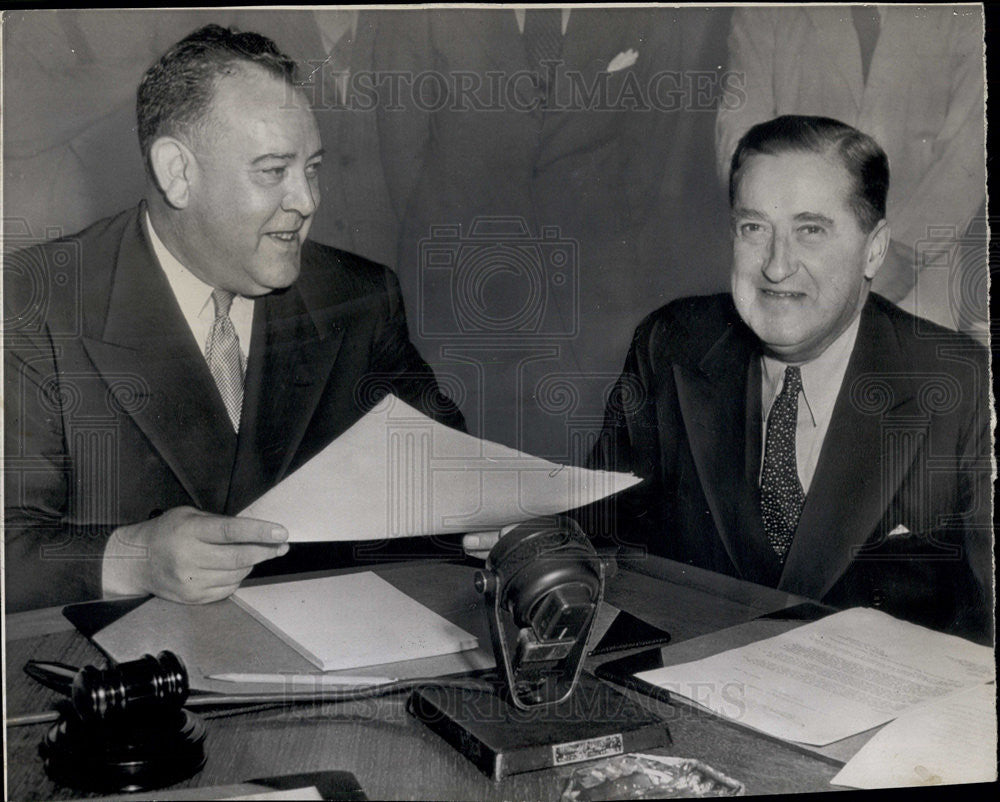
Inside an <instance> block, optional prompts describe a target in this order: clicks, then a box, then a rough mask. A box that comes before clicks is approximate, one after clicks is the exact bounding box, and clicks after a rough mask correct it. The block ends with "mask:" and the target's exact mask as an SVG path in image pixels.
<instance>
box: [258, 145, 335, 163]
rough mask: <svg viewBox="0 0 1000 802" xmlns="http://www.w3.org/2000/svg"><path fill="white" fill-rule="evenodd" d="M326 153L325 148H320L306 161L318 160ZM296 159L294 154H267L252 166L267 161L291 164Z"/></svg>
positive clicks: (259, 157)
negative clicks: (275, 160)
mask: <svg viewBox="0 0 1000 802" xmlns="http://www.w3.org/2000/svg"><path fill="white" fill-rule="evenodd" d="M324 153H325V151H324V150H323V148H320V149H319V150H317V151H316V152H315V153H314V154H312V156H310V157H309V158H308V159H306V161H312V160H313V159H318V158H319V157H321V156H322V155H323V154H324ZM294 158H295V154H294V153H265V154H264V155H262V156H258V157H257V158H256V159H254V160H253V161H252V162H250V164H252V165H257V164H260V163H261V162H264V161H267V160H268V159H277V160H278V161H285V162H290V161H292V160H293V159H294Z"/></svg>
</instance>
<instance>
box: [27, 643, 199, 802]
mask: <svg viewBox="0 0 1000 802" xmlns="http://www.w3.org/2000/svg"><path fill="white" fill-rule="evenodd" d="M24 670H25V673H27V674H28V676H30V677H31V678H32V679H34V680H36V681H38V682H40V683H41V684H42V685H45V686H46V687H47V688H51V689H52V690H54V691H57V692H59V693H61V694H63V695H65V696H67V697H69V699H70V700H71V704H64V705H63V706H62V707H63V709H62V716H61V718H60V720H59V721H58V722H57V723H56V724H54V725H53V726H52V728H51V729H50V730H49V731H48V733H46V735H45V738H44V739H43V740H42V743H41V745H40V746H39V752H40V753H41V755H42V760H43V761H44V763H45V770H46V772H47V773H48V774H49V776H50V777H52V779H54V780H56V782H59V783H62V784H64V785H69V786H71V787H75V788H84V789H87V790H94V791H104V792H123V791H129V792H130V791H141V790H146V789H151V788H162V787H163V786H165V785H172V784H173V783H176V782H180V781H181V780H183V779H186V778H187V777H190V776H191V775H192V774H194V773H195V772H197V771H199V770H200V769H201V767H202V766H203V765H204V764H205V751H204V742H205V725H204V724H203V723H202V721H201V719H200V718H198V717H197V716H196V715H194V714H193V713H191V712H189V711H187V710H184V708H183V705H184V702H185V701H186V700H187V697H188V675H187V670H186V669H185V667H184V663H183V662H181V660H180V658H179V657H177V655H175V654H173V653H172V652H167V651H163V652H160V653H159V654H158V655H157V656H156V657H153V656H152V655H150V654H146V655H143V656H142V657H140V658H139V659H138V660H131V661H129V662H125V663H117V664H114V663H112V664H110V665H109V666H107V667H106V668H104V669H99V668H96V667H94V666H86V667H84V668H82V669H77V668H75V667H73V666H68V665H65V664H63V663H45V662H38V661H35V660H31V661H29V662H28V663H27V664H26V665H25V667H24Z"/></svg>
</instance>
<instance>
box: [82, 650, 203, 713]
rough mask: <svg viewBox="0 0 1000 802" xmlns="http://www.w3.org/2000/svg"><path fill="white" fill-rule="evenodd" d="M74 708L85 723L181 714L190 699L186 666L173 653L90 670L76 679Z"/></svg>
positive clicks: (161, 653)
mask: <svg viewBox="0 0 1000 802" xmlns="http://www.w3.org/2000/svg"><path fill="white" fill-rule="evenodd" d="M70 695H71V697H72V699H73V707H74V708H75V710H76V713H77V715H78V716H79V717H80V718H81V719H83V720H84V721H95V722H96V721H112V720H119V719H120V718H122V717H125V716H127V715H130V714H133V713H137V712H150V711H152V710H179V709H180V708H181V707H182V706H183V705H184V702H185V701H186V700H187V697H188V675H187V669H185V667H184V663H182V662H181V659H180V658H179V657H178V656H177V655H175V654H174V653H173V652H166V651H164V652H160V653H159V654H158V655H157V656H156V657H153V655H151V654H144V655H143V656H142V657H140V658H139V659H138V660H131V661H129V662H126V663H118V664H117V665H114V666H110V667H108V668H105V669H99V668H95V667H94V666H87V667H86V668H83V669H81V670H80V671H79V672H78V673H77V675H76V677H74V679H73V685H72V690H71V694H70Z"/></svg>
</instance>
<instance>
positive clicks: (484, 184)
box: [373, 8, 680, 455]
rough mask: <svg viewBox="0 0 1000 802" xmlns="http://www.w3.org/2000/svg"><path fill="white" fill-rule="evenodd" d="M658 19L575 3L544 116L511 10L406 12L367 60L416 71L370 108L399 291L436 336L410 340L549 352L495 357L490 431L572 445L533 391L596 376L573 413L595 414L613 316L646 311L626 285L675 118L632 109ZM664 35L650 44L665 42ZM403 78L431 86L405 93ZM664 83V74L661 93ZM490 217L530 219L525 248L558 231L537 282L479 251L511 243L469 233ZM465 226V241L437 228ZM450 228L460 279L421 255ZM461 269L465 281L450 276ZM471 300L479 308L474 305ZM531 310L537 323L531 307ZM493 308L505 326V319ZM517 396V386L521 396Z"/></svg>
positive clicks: (534, 445) (612, 348)
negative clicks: (558, 262)
mask: <svg viewBox="0 0 1000 802" xmlns="http://www.w3.org/2000/svg"><path fill="white" fill-rule="evenodd" d="M650 18H651V15H650V14H648V13H646V11H644V10H641V9H626V10H617V9H606V8H602V9H587V8H574V9H573V11H572V13H571V15H570V17H569V21H568V24H567V27H566V33H565V36H564V37H563V46H562V54H561V57H560V62H561V66H560V67H559V70H558V78H557V82H556V83H557V89H556V90H555V96H554V100H553V101H552V103H551V106H552V107H551V108H548V109H546V110H543V109H542V108H540V107H537V106H538V98H537V97H536V95H535V93H534V90H533V88H532V85H531V81H530V79H529V77H528V75H527V74H526V71H527V70H529V62H528V59H527V55H526V53H525V47H524V38H523V36H522V35H521V33H519V31H518V27H517V21H516V18H515V15H514V12H513V10H511V9H508V8H504V9H468V8H463V9H448V10H441V9H434V10H429V11H416V12H412V13H405V14H396V15H395V16H393V17H392V18H391V21H390V22H389V23H386V24H381V25H380V26H379V29H378V30H377V32H376V37H375V49H374V61H373V64H374V67H375V69H376V70H378V71H379V74H383V75H390V74H400V75H404V76H410V80H409V82H404V83H403V84H402V88H401V90H400V91H399V92H397V93H396V94H397V95H398V100H397V99H390V97H391V96H390V95H389V93H388V91H387V89H386V88H385V87H383V90H382V95H381V99H382V102H381V103H380V105H379V106H378V108H377V109H376V113H377V115H378V123H379V136H380V142H381V150H382V160H381V162H382V167H383V169H384V172H385V178H386V181H387V183H388V187H389V193H390V197H391V199H392V203H393V208H394V209H395V212H396V214H397V215H398V217H399V219H400V225H401V232H400V247H399V257H398V260H397V261H396V263H395V267H396V270H397V272H398V273H399V279H400V282H401V283H402V286H403V290H404V294H405V295H406V297H408V298H416V297H423V298H424V299H425V305H426V307H427V310H428V311H427V313H426V315H425V318H424V320H425V323H426V324H427V326H426V328H427V329H432V330H433V332H434V334H433V335H431V334H430V333H426V332H425V331H420V332H417V333H416V342H417V343H418V345H419V346H420V348H421V350H422V351H424V352H425V353H428V354H429V353H431V351H429V350H428V349H431V348H433V349H437V348H439V347H440V345H441V343H442V342H444V343H447V344H449V345H453V344H460V345H467V344H469V342H470V338H469V337H467V336H466V335H467V333H472V334H473V335H474V336H480V337H485V338H486V339H487V342H488V343H489V345H491V346H492V345H493V343H495V342H497V338H500V341H501V342H507V341H510V340H511V339H513V340H515V341H517V335H518V334H520V342H522V343H523V342H524V341H525V340H527V341H529V342H530V346H531V348H532V349H533V350H534V351H536V352H541V353H542V354H545V352H546V351H550V352H551V351H555V352H556V353H555V355H554V356H552V357H549V358H547V359H545V360H543V361H539V360H538V357H537V356H535V358H534V359H524V360H519V359H518V358H511V359H509V360H505V361H504V362H505V364H490V365H489V373H490V380H491V381H493V382H494V385H493V387H491V388H489V389H487V390H486V391H485V393H484V405H485V409H486V414H485V418H486V423H485V425H486V430H485V434H486V435H487V436H488V437H489V438H490V439H496V440H500V441H502V442H505V443H508V444H510V445H520V446H522V447H525V448H527V447H528V446H529V445H530V450H533V451H535V452H536V453H537V452H541V453H544V454H547V455H564V454H565V450H566V427H565V424H564V421H563V420H562V419H561V418H560V417H558V416H556V415H552V414H551V411H549V410H545V409H544V408H541V409H540V404H539V402H538V399H537V397H536V395H537V394H536V392H535V388H536V385H537V383H538V382H539V381H540V380H541V379H542V378H543V377H544V376H546V375H550V374H554V373H555V374H574V373H575V374H582V376H584V377H586V379H588V380H584V381H580V382H577V385H578V392H579V393H580V394H581V396H582V397H583V400H582V402H581V405H582V406H584V407H585V408H586V409H587V410H588V414H589V415H590V416H591V418H593V417H594V416H595V415H596V416H597V417H598V418H599V416H600V412H601V406H602V404H603V397H602V392H601V391H602V389H604V385H606V384H607V383H610V381H612V380H613V376H610V377H608V378H607V381H605V382H604V383H603V384H602V385H601V387H597V386H596V384H598V383H599V382H595V381H593V380H592V376H593V374H594V373H595V372H602V371H603V372H607V371H608V369H609V368H613V367H614V366H615V364H616V360H617V359H619V358H620V354H621V353H622V352H623V350H624V348H625V347H626V345H627V341H628V339H627V338H628V335H627V332H621V331H620V330H619V329H617V328H615V327H614V326H611V325H610V323H611V322H612V321H615V320H621V319H622V318H623V317H624V316H626V315H628V314H629V313H630V311H631V310H634V309H635V308H636V306H637V305H638V306H639V308H643V306H645V308H646V309H648V308H650V307H649V306H648V305H646V304H648V292H649V289H648V286H647V285H646V284H645V283H644V282H638V283H636V282H632V281H627V280H626V281H623V280H622V276H635V275H636V274H637V273H638V247H637V242H638V233H637V232H638V229H639V227H640V225H641V224H642V222H643V221H644V220H645V216H646V215H647V214H648V212H649V211H650V207H651V206H652V200H651V198H652V197H653V196H655V193H656V192H657V191H658V189H659V181H658V178H659V175H660V173H659V172H658V169H659V164H658V163H655V162H651V161H650V160H648V159H644V158H643V156H644V154H645V153H646V145H647V142H650V141H657V136H656V135H655V133H654V131H659V130H660V126H662V125H670V126H672V125H673V124H674V122H675V120H676V119H677V117H678V115H676V114H671V113H659V112H654V111H651V110H650V109H649V107H648V106H647V108H645V109H638V110H637V109H635V108H633V107H632V106H631V105H629V102H628V100H627V97H628V93H629V92H634V93H635V94H639V95H642V97H641V98H640V100H639V101H638V102H639V103H644V102H646V101H645V93H646V92H647V91H648V90H649V86H650V80H651V75H652V74H653V72H654V71H655V70H657V69H665V66H664V64H663V63H662V60H659V59H658V56H657V53H654V52H653V44H652V39H651V36H650V33H649V22H650ZM667 30H669V31H670V32H674V33H676V36H675V37H668V38H670V40H671V41H673V40H674V39H675V38H679V37H680V31H679V30H677V29H674V28H670V29H667ZM662 38H663V37H658V38H657V40H656V41H657V43H658V45H659V46H660V48H661V49H665V48H666V42H661V41H660V40H661V39H662ZM629 50H634V51H635V52H636V53H637V57H636V61H635V63H634V64H632V65H630V66H628V67H625V68H623V69H619V70H615V71H614V72H610V73H609V72H607V67H608V66H609V65H610V63H611V62H612V60H614V59H615V57H616V56H618V55H619V54H622V53H625V52H627V51H629ZM571 74H572V75H575V76H576V77H575V78H571V77H570V75H571ZM419 76H423V78H422V79H421V78H420V77H419ZM431 79H433V80H431ZM411 83H412V84H413V86H414V88H415V90H416V92H417V93H420V92H422V93H424V94H423V95H422V96H420V95H419V94H418V97H417V98H416V99H415V98H413V97H411V92H410V84H411ZM654 85H655V84H654ZM470 86H472V87H475V88H474V89H473V90H472V91H471V92H469V91H468V87H470ZM670 86H671V84H670V83H669V82H668V81H665V82H662V83H661V84H660V85H659V88H660V91H661V93H663V94H664V95H666V93H667V92H668V90H669V88H670ZM463 87H465V90H464V91H463ZM602 87H603V91H602ZM438 92H444V95H443V96H441V95H437V96H436V93H438ZM588 93H592V95H591V97H590V99H589V100H588V99H587V94H588ZM623 95H624V97H625V98H626V99H625V100H622V101H621V102H619V100H620V98H622V96H623ZM421 97H423V102H422V103H421V102H419V101H420V98H421ZM550 97H551V96H550ZM393 104H396V105H393ZM533 105H534V107H533ZM495 217H508V218H511V217H513V218H516V219H517V220H519V221H523V224H524V233H523V235H521V236H517V235H515V236H514V238H513V242H515V243H519V244H524V243H526V242H527V243H534V242H536V241H537V240H538V239H539V238H540V237H542V234H543V230H544V229H546V228H548V229H551V230H554V231H555V232H556V235H555V239H554V241H552V242H549V243H548V244H546V243H543V244H542V245H541V248H540V253H539V256H538V257H536V260H537V261H538V268H539V271H540V272H539V275H540V277H541V282H540V286H539V285H533V284H531V281H530V279H531V276H530V275H526V274H525V273H526V272H527V271H525V272H522V273H520V274H516V275H513V276H512V274H514V273H516V269H517V265H515V266H514V269H513V270H512V269H511V268H510V266H509V265H508V266H507V269H506V270H504V266H505V264H506V263H505V261H504V255H503V254H502V253H501V255H500V256H499V257H497V258H496V260H495V264H496V265H497V266H498V268H499V269H497V270H496V271H494V272H491V271H490V262H489V257H486V258H482V259H480V258H479V257H483V256H484V255H485V254H487V253H488V251H489V249H490V248H491V247H494V246H496V244H497V242H498V241H499V240H501V239H502V237H500V236H497V235H495V234H494V233H493V232H492V231H491V230H490V229H491V228H493V229H495V227H489V226H488V227H487V228H486V230H485V231H484V230H482V229H481V230H479V231H477V232H475V234H473V232H472V226H473V222H474V221H475V220H476V219H477V218H480V219H482V218H495ZM459 225H460V226H461V227H462V237H463V238H464V242H463V243H459V242H458V241H457V240H453V241H448V240H447V237H448V234H443V235H442V234H440V233H434V232H432V228H433V227H437V228H438V229H439V230H440V229H441V228H442V227H448V226H450V227H452V229H454V228H455V227H457V226H459ZM442 236H444V237H445V238H446V241H445V242H444V244H443V247H445V248H448V247H452V248H454V250H455V252H456V253H458V252H459V249H460V248H462V251H461V258H460V259H458V260H456V261H457V265H456V269H455V270H454V271H449V270H447V269H441V268H440V267H437V268H435V267H434V264H432V263H431V261H430V257H429V256H427V255H426V251H422V248H421V243H422V241H424V247H425V248H426V246H427V244H430V245H431V246H435V247H436V246H438V245H440V244H441V243H440V238H441V237H442ZM550 236H552V235H551V234H550ZM507 241H510V240H507ZM567 243H572V247H573V249H574V250H573V253H572V255H571V256H569V257H568V260H569V262H570V264H569V265H568V276H567V275H558V276H557V277H556V278H553V275H554V274H555V273H556V272H557V271H556V270H555V269H554V268H552V266H551V265H550V264H549V263H548V262H547V259H548V251H549V250H550V249H552V248H554V247H555V248H565V247H566V245H567ZM465 246H467V247H465ZM459 266H461V268H462V269H463V270H464V271H465V273H464V274H463V276H464V278H462V279H457V280H456V279H455V274H456V273H458V270H459ZM476 271H478V272H476ZM561 272H562V273H566V269H563V271H561ZM497 274H499V278H497V277H496V276H497ZM477 279H478V281H477ZM456 287H457V288H456ZM467 287H472V288H473V289H466V288H467ZM421 292H422V296H421ZM475 292H481V293H483V295H484V296H485V300H483V299H481V298H473V297H471V295H472V293H475ZM505 293H506V295H505ZM453 295H454V296H457V297H454V298H453V297H452V296H453ZM526 297H527V299H528V300H527V301H526V300H525V298H526ZM579 302H582V305H581V303H579ZM477 303H481V304H483V306H485V309H484V310H483V312H484V314H482V315H480V316H479V317H476V316H475V315H472V316H471V317H470V319H469V320H466V321H459V322H450V321H449V317H450V319H451V320H454V319H455V317H456V312H458V313H459V314H460V312H461V309H462V308H463V307H464V308H472V309H474V310H476V309H478V307H477ZM522 306H523V308H524V309H525V310H526V311H525V317H526V319H527V320H528V322H527V323H524V324H523V326H520V325H515V326H514V329H515V330H512V329H511V328H510V318H512V317H516V314H517V312H518V310H519V309H521V308H522ZM539 308H541V313H540V316H539V318H537V319H536V318H534V317H533V315H532V314H531V313H532V312H535V311H537V310H538V309H539ZM494 314H495V315H497V316H498V317H499V318H501V319H502V320H501V323H500V324H499V325H498V326H496V327H495V328H493V327H491V319H490V318H491V315H494ZM449 322H450V326H449ZM505 325H507V328H505V327H504V326H505ZM450 331H453V332H454V336H453V337H451V338H449V337H448V333H449V332H450ZM440 332H443V333H440ZM422 337H426V338H425V339H421V338H422ZM515 388H523V390H522V393H521V397H520V398H518V397H516V395H515ZM546 412H548V414H546ZM519 420H525V421H529V422H530V423H529V424H528V431H530V432H531V436H532V439H531V442H530V444H525V443H519V442H518V441H517V437H518V436H519V435H520V434H521V432H519V431H517V429H516V426H515V424H516V422H517V421H519Z"/></svg>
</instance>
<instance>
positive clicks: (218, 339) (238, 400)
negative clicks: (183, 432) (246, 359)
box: [205, 290, 243, 432]
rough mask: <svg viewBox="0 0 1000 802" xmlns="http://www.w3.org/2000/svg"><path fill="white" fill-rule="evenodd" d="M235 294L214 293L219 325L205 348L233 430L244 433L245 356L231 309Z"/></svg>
mask: <svg viewBox="0 0 1000 802" xmlns="http://www.w3.org/2000/svg"><path fill="white" fill-rule="evenodd" d="M234 297H235V295H234V294H233V293H231V292H229V291H228V290H213V291H212V302H213V303H214V304H215V322H214V323H213V324H212V330H211V331H210V332H209V334H208V343H207V344H206V346H205V360H206V361H207V362H208V369H209V370H210V371H212V378H213V379H215V384H216V386H217V387H218V388H219V394H220V395H221V396H222V402H223V403H224V404H225V405H226V412H228V413H229V420H230V421H232V424H233V429H235V430H236V431H237V432H238V431H239V430H240V412H241V411H242V409H243V354H241V353H240V340H239V337H238V336H237V335H236V328H235V327H234V326H233V321H232V320H230V319H229V308H230V307H231V306H232V305H233V298H234Z"/></svg>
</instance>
